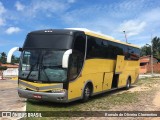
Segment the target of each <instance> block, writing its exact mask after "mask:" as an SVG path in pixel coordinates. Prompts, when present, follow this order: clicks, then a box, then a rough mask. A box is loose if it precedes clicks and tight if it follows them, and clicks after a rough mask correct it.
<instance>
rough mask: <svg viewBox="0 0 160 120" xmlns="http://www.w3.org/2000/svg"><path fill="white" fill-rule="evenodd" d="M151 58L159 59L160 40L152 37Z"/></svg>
mask: <svg viewBox="0 0 160 120" xmlns="http://www.w3.org/2000/svg"><path fill="white" fill-rule="evenodd" d="M152 48H153V56H154V57H156V58H158V59H160V38H159V37H154V38H153V39H152Z"/></svg>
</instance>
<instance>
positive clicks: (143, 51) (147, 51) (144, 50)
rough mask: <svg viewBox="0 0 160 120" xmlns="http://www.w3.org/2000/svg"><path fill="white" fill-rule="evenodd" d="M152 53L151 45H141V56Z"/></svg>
mask: <svg viewBox="0 0 160 120" xmlns="http://www.w3.org/2000/svg"><path fill="white" fill-rule="evenodd" d="M146 55H151V46H148V45H144V46H143V47H141V52H140V56H146Z"/></svg>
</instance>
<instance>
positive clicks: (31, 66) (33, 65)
mask: <svg viewBox="0 0 160 120" xmlns="http://www.w3.org/2000/svg"><path fill="white" fill-rule="evenodd" d="M35 65H36V63H35V64H34V65H31V69H30V71H29V73H28V75H27V77H26V79H28V78H29V76H30V74H31V72H32V71H33V67H34V66H35Z"/></svg>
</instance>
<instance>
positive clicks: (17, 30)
mask: <svg viewBox="0 0 160 120" xmlns="http://www.w3.org/2000/svg"><path fill="white" fill-rule="evenodd" d="M20 30H21V29H20V28H19V27H9V28H8V29H7V30H6V31H5V32H6V34H13V33H17V32H19V31H20Z"/></svg>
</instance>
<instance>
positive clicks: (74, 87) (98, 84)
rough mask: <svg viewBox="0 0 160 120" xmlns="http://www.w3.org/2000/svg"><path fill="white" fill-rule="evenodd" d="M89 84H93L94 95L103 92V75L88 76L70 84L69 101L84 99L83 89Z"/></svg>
mask: <svg viewBox="0 0 160 120" xmlns="http://www.w3.org/2000/svg"><path fill="white" fill-rule="evenodd" d="M87 82H92V84H93V93H96V92H101V91H102V82H103V73H95V74H88V75H84V76H81V77H79V78H77V79H76V80H75V81H72V82H70V83H69V89H68V99H69V100H70V99H75V98H79V97H82V94H83V89H84V87H85V85H86V83H87Z"/></svg>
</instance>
